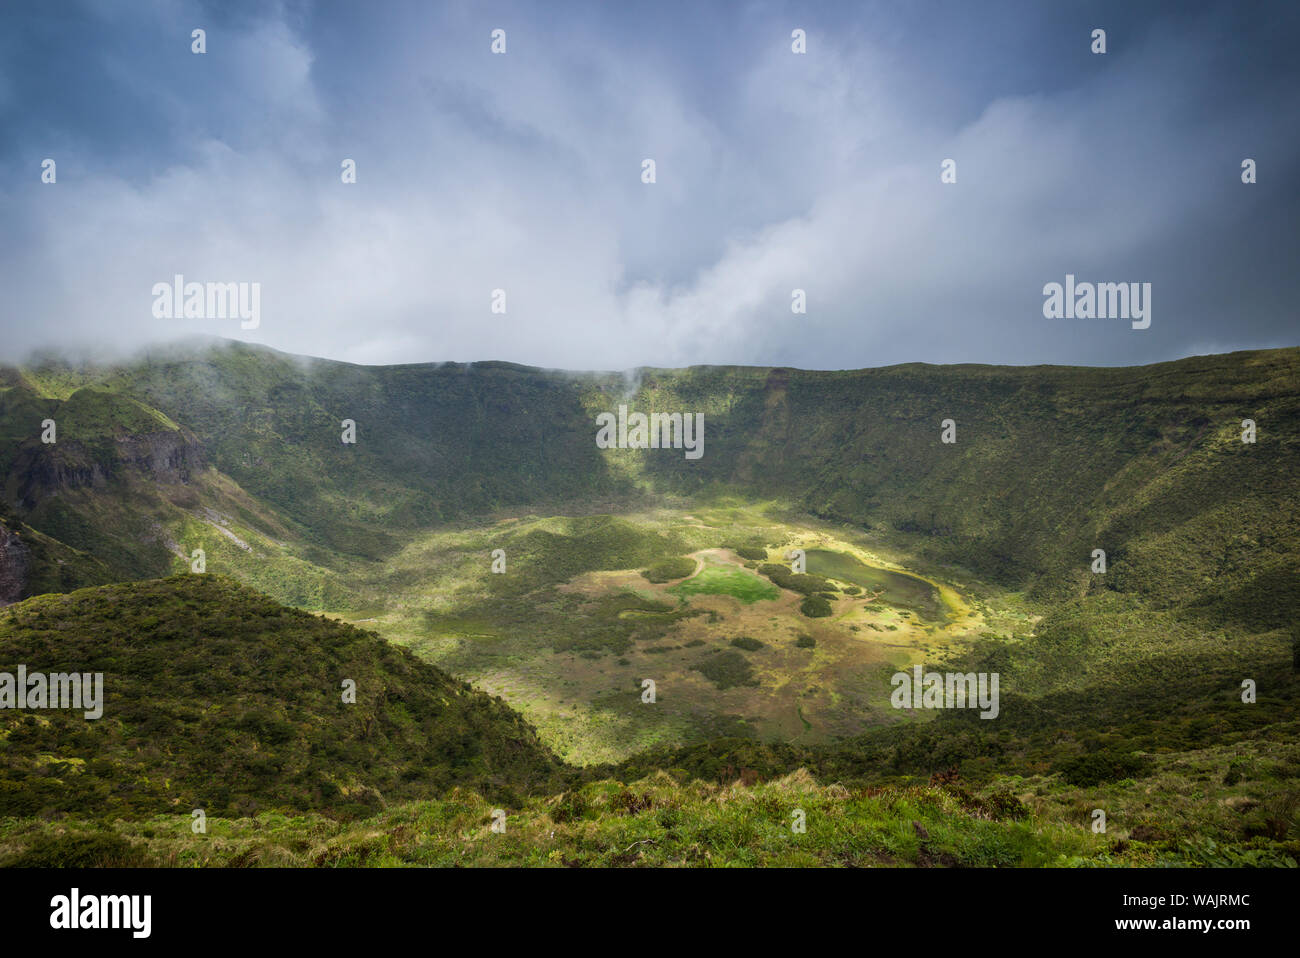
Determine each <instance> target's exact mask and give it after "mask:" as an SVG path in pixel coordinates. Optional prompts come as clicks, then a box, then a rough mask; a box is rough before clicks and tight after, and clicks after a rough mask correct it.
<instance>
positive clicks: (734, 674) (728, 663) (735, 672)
mask: <svg viewBox="0 0 1300 958" xmlns="http://www.w3.org/2000/svg"><path fill="white" fill-rule="evenodd" d="M695 671H697V672H699V673H701V674H702V675H703V676H704V677H705V678H707V679H708V680H709V681H710V682H712V683H713V684H714V685H716V686H717V687H718V688H720V689H730V688H734V687H736V686H738V685H757V684H758V681H757V680H756V679H755V678H754V670H753V668H752V667H751V666H750V664H749V660H748V659H746V658H745V657H744V656H743V655H741V654H740V653H739V652H732V651H729V650H728V651H725V652H714V653H713V654H712V655H709V656H707V657H706V658H703V659H701V660H700V661H699V662H698V663H696V665H695Z"/></svg>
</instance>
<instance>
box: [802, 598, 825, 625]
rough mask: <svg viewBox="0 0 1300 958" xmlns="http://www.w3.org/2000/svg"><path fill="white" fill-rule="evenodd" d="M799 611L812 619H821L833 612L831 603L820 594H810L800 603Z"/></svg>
mask: <svg viewBox="0 0 1300 958" xmlns="http://www.w3.org/2000/svg"><path fill="white" fill-rule="evenodd" d="M799 611H800V612H802V613H803V614H804V615H806V616H808V618H810V619H821V618H825V617H826V616H828V615H830V614H831V604H830V603H829V602H827V601H826V600H825V599H823V598H822V597H821V596H819V595H810V596H808V597H806V598H805V599H804V600H803V601H802V602H800V603H799Z"/></svg>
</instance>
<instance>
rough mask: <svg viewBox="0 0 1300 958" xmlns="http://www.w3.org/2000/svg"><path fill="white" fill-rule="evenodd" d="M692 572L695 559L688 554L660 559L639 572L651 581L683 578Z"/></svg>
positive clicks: (671, 580) (659, 581)
mask: <svg viewBox="0 0 1300 958" xmlns="http://www.w3.org/2000/svg"><path fill="white" fill-rule="evenodd" d="M694 572H695V560H694V559H692V558H691V557H690V556H678V557H676V558H673V559H662V560H660V561H659V562H656V563H654V565H652V566H650V568H648V569H646V570H644V571H643V572H642V573H641V574H642V575H643V576H645V577H646V579H648V580H649V581H651V582H654V583H663V582H674V581H676V580H677V579H685V578H686V577H687V576H688V575H691V574H692V573H694Z"/></svg>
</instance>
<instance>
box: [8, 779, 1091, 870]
mask: <svg viewBox="0 0 1300 958" xmlns="http://www.w3.org/2000/svg"><path fill="white" fill-rule="evenodd" d="M493 812H494V809H493V806H492V805H491V804H489V803H487V802H486V801H484V800H483V799H482V798H480V797H479V796H478V795H477V794H474V793H472V792H469V791H464V790H459V789H458V790H454V791H453V792H451V793H450V794H448V795H446V796H444V797H443V798H440V799H438V800H434V801H421V802H412V803H407V804H402V805H398V806H393V807H390V808H388V809H386V810H385V811H383V812H382V813H380V814H378V815H376V816H374V817H371V818H368V819H365V820H361V821H356V822H351V823H340V822H336V821H332V820H330V819H328V818H324V817H321V816H318V815H304V816H286V815H282V814H278V813H266V814H262V815H259V816H257V817H256V818H241V819H209V820H208V821H207V832H206V834H199V835H196V834H193V833H192V832H191V825H190V817H189V815H188V814H187V815H185V816H158V817H154V818H152V819H147V820H142V821H137V822H125V821H116V822H113V823H111V824H109V825H94V824H91V823H69V822H43V821H38V820H35V819H25V820H14V819H9V820H7V821H4V822H2V823H0V863H3V864H5V865H11V866H24V865H26V866H41V865H73V866H91V867H93V866H106V865H141V866H164V867H204V866H207V867H212V866H215V867H247V866H291V867H303V866H317V867H321V866H324V867H339V866H342V867H352V866H379V867H383V866H432V867H448V866H526V867H552V866H597V867H607V866H659V867H681V866H697V867H716V866H742V867H743V866H792V867H793V866H799V867H807V866H857V867H867V866H905V867H906V866H920V867H926V866H985V867H987V866H999V867H1005V866H1020V867H1041V866H1053V865H1067V864H1082V863H1098V864H1110V863H1113V860H1112V859H1111V857H1110V853H1111V851H1112V846H1111V843H1109V842H1108V841H1107V839H1106V838H1105V837H1104V836H1097V835H1093V834H1091V833H1090V832H1089V831H1088V830H1087V829H1086V828H1080V827H1076V826H1071V825H1069V824H1066V823H1063V822H1059V821H1044V820H1042V819H1038V818H1035V817H1033V816H1031V815H1029V814H1028V813H1027V810H1026V809H1025V808H1024V806H1023V805H1021V804H1020V802H1019V801H1018V800H1016V799H1015V798H1014V797H1013V796H1010V795H1009V794H993V795H986V796H983V797H979V796H974V795H971V794H970V793H968V792H965V791H964V790H962V789H959V788H953V787H931V786H916V787H904V788H886V789H857V790H849V789H846V788H844V787H843V786H841V785H838V784H832V785H819V784H817V783H816V782H815V781H814V780H813V778H812V777H811V776H810V775H808V773H807V772H805V771H803V770H799V771H796V772H794V773H792V774H790V775H787V776H785V777H783V778H781V779H779V780H776V781H773V782H768V783H765V784H760V785H755V786H753V787H745V786H743V785H741V784H740V783H736V784H733V785H729V786H718V785H710V784H705V783H701V782H698V781H695V782H691V783H689V784H685V785H683V784H679V783H678V782H677V781H676V780H675V779H674V778H673V777H672V776H670V775H669V774H668V773H666V772H659V773H656V774H655V775H653V776H650V777H648V778H645V779H643V780H641V781H639V782H636V783H633V784H631V785H623V784H621V783H619V782H615V781H608V780H607V781H600V782H594V783H591V784H588V785H585V786H583V787H582V788H580V789H576V790H574V791H570V792H565V793H563V794H561V795H558V796H552V797H549V798H539V799H535V800H532V801H530V802H528V803H527V804H525V805H524V806H523V807H522V808H520V809H517V810H515V809H510V810H506V818H505V831H504V832H500V833H498V832H494V831H493V829H492V822H493ZM800 817H802V820H803V821H804V822H805V824H806V831H803V832H797V831H796V830H795V829H794V828H793V827H792V826H793V825H794V823H795V822H796V821H797V820H798V819H799V818H800Z"/></svg>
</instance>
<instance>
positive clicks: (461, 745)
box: [0, 575, 558, 817]
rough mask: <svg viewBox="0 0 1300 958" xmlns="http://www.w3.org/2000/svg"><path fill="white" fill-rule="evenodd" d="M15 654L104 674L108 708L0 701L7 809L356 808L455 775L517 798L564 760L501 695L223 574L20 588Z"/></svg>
mask: <svg viewBox="0 0 1300 958" xmlns="http://www.w3.org/2000/svg"><path fill="white" fill-rule="evenodd" d="M0 660H2V661H3V662H5V663H6V664H7V665H6V669H7V670H11V669H13V668H14V667H16V665H17V664H18V663H21V664H24V665H26V666H27V668H28V670H29V672H43V673H50V672H63V671H72V670H76V671H79V672H83V673H84V672H102V673H103V675H104V682H105V703H104V715H103V717H102V718H100V719H98V720H94V721H89V720H86V719H85V718H83V716H82V713H81V712H76V711H68V710H53V709H49V710H36V711H30V710H5V711H3V712H0V742H3V747H2V748H0V769H2V772H0V814H5V815H37V814H41V815H48V814H53V813H57V812H61V813H71V814H77V815H82V816H89V817H101V816H103V817H109V816H113V815H138V814H141V813H149V812H160V811H164V810H169V811H175V810H181V811H183V812H184V814H187V815H188V813H189V810H190V809H192V808H205V809H207V810H208V811H209V812H210V813H211V814H214V815H222V814H231V813H238V812H243V813H249V812H251V811H254V810H256V809H259V808H280V809H286V810H295V809H296V810H306V809H329V810H332V811H334V812H349V811H350V812H356V811H364V810H366V809H373V808H375V807H378V806H380V805H381V804H382V803H383V802H384V801H385V800H392V799H396V798H401V797H408V798H409V797H412V796H416V795H422V794H427V793H428V792H430V791H439V790H442V789H446V788H448V787H450V786H451V785H452V784H472V785H473V787H476V788H480V789H482V790H485V791H486V793H487V794H495V796H496V797H499V798H510V797H514V796H517V795H518V794H519V793H520V791H521V790H527V789H529V788H532V787H535V786H538V785H542V784H549V783H550V781H551V779H552V777H553V776H554V775H555V773H556V772H557V769H558V763H557V762H556V760H555V759H554V757H553V756H551V754H550V753H549V752H548V751H547V750H546V749H545V748H543V747H542V746H541V745H540V744H539V742H538V741H537V738H536V735H535V733H534V732H533V730H532V729H531V728H530V727H529V726H528V725H527V724H526V723H525V722H524V721H523V720H522V719H521V718H520V717H519V716H518V714H517V713H515V712H513V711H512V710H510V709H509V708H507V707H506V706H505V705H504V704H503V703H501V702H499V701H497V700H493V699H492V698H490V697H489V696H486V695H484V694H483V693H481V692H477V691H474V690H472V689H471V688H470V687H469V686H467V685H465V684H464V683H461V682H457V681H455V680H453V679H451V678H450V677H449V676H447V675H446V674H445V673H443V672H441V671H440V670H438V669H437V668H435V667H433V666H430V665H427V664H425V663H423V662H420V661H419V660H418V659H416V658H414V657H413V656H412V655H411V654H410V653H408V652H405V651H403V650H401V649H398V648H395V647H393V646H392V645H390V644H388V643H386V642H384V641H383V640H381V639H380V638H379V637H378V636H376V635H375V634H373V633H367V632H363V631H361V630H359V629H356V628H353V627H351V626H348V625H343V624H341V623H336V622H331V621H330V620H327V619H323V618H319V617H317V616H314V615H311V614H309V613H306V612H302V611H299V610H296V609H289V608H285V607H282V606H280V605H277V604H276V603H274V602H272V601H270V600H269V599H267V598H266V597H265V596H262V595H260V594H258V593H256V592H253V591H251V590H249V589H247V588H245V587H243V586H241V585H238V584H236V583H234V582H232V581H230V580H228V579H224V578H222V577H219V576H212V575H205V576H192V575H191V576H176V577H172V578H168V579H161V580H152V581H148V582H141V583H128V584H123V585H116V586H106V587H101V588H98V589H85V590H81V591H77V592H73V593H70V594H68V595H50V596H42V597H38V598H34V599H29V600H27V601H25V602H21V603H18V604H16V605H14V606H11V607H9V608H8V609H6V610H4V611H3V612H0ZM346 679H350V680H352V681H354V682H355V683H356V701H355V703H353V704H345V703H344V702H343V698H342V692H341V689H342V683H343V681H344V680H346Z"/></svg>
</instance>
